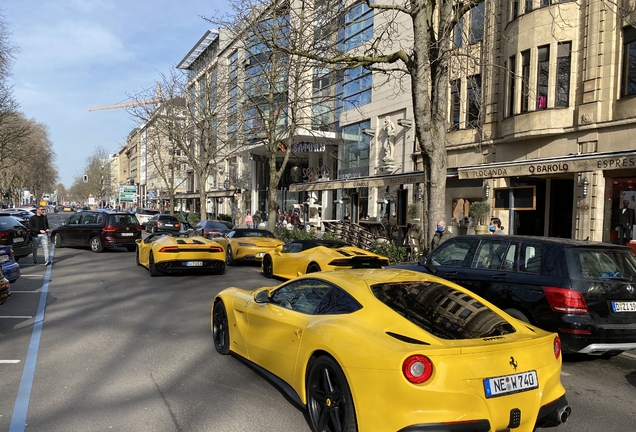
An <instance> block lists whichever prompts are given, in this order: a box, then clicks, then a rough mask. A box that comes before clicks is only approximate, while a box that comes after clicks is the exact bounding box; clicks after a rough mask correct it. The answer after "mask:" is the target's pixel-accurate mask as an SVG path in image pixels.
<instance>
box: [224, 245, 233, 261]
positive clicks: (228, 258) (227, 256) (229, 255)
mask: <svg viewBox="0 0 636 432" xmlns="http://www.w3.org/2000/svg"><path fill="white" fill-rule="evenodd" d="M225 262H226V263H227V264H230V263H231V262H232V248H231V247H230V246H228V247H227V252H226V254H225Z"/></svg>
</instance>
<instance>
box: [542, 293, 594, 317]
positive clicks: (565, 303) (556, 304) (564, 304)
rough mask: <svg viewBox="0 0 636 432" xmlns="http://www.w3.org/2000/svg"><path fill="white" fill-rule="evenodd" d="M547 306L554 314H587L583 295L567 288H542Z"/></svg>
mask: <svg viewBox="0 0 636 432" xmlns="http://www.w3.org/2000/svg"><path fill="white" fill-rule="evenodd" d="M543 293H544V294H545V298H546V299H547V300H548V304H549V305H550V307H551V308H552V310H553V311H555V312H562V313H571V314H587V313H589V311H588V309H587V303H586V302H585V298H584V297H583V294H581V293H580V292H579V291H576V290H573V289H569V288H556V287H543Z"/></svg>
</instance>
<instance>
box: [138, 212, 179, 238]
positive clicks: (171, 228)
mask: <svg viewBox="0 0 636 432" xmlns="http://www.w3.org/2000/svg"><path fill="white" fill-rule="evenodd" d="M146 231H147V232H149V233H157V232H179V231H181V222H179V219H177V218H176V217H174V216H171V215H166V214H156V215H154V216H153V217H151V218H150V219H148V221H147V222H146Z"/></svg>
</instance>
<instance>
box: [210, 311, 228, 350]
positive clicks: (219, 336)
mask: <svg viewBox="0 0 636 432" xmlns="http://www.w3.org/2000/svg"><path fill="white" fill-rule="evenodd" d="M212 338H213V339H214V348H215V349H216V351H217V352H218V353H219V354H223V355H227V354H229V353H230V329H229V327H228V323H227V312H226V311H225V305H224V304H223V302H222V301H221V300H219V301H217V302H216V303H214V308H213V309H212Z"/></svg>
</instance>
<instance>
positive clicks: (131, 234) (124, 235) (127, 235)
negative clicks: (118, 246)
mask: <svg viewBox="0 0 636 432" xmlns="http://www.w3.org/2000/svg"><path fill="white" fill-rule="evenodd" d="M133 235H134V234H133V233H121V236H122V237H132V236H133Z"/></svg>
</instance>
